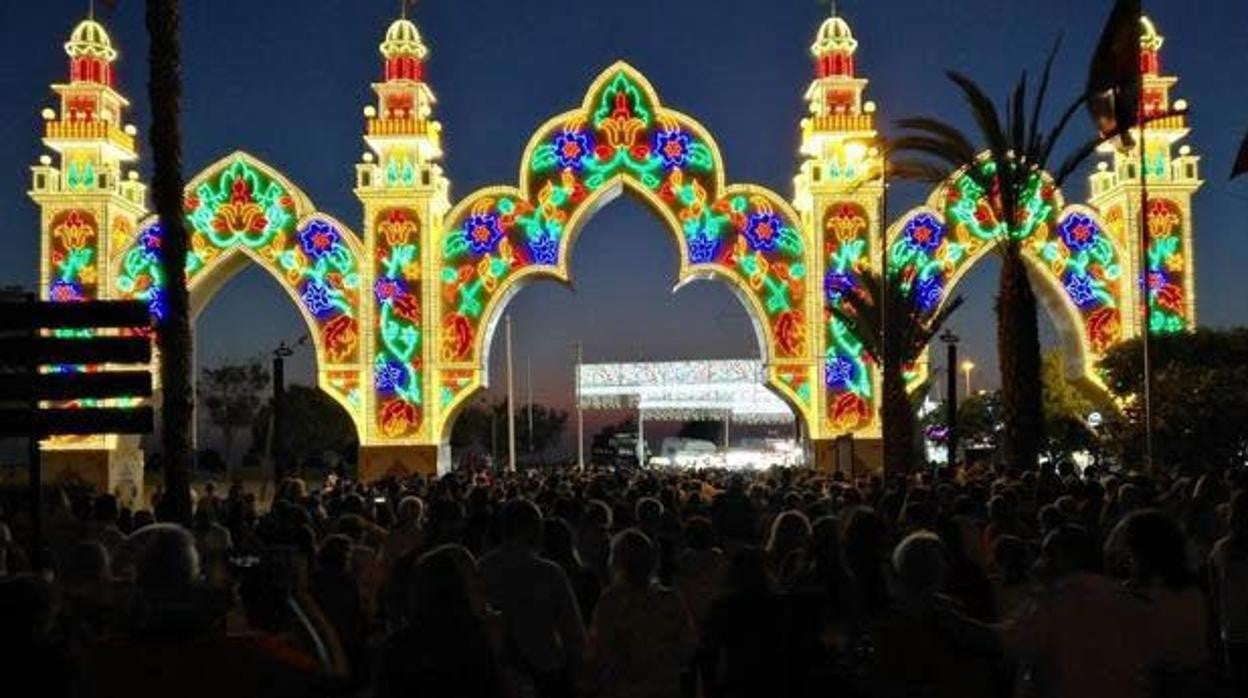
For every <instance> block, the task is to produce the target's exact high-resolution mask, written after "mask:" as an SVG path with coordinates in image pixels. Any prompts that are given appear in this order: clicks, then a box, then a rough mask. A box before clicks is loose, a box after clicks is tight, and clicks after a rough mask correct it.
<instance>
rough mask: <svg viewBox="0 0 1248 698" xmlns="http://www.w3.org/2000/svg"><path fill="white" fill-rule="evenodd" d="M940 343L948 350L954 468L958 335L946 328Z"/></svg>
mask: <svg viewBox="0 0 1248 698" xmlns="http://www.w3.org/2000/svg"><path fill="white" fill-rule="evenodd" d="M940 341H942V342H944V343H945V346H946V347H947V348H948V349H947V351H948V354H947V355H946V358H945V380H946V381H948V382H947V383H946V385H947V388H946V390H947V391H948V397H947V403H946V406H947V407H948V408H949V413H948V424H947V426H948V427H949V436H948V444H949V465H950V466H952V465H953V464H954V463H956V462H957V459H958V335H956V334H954V333H953V330H951V329H949V328H947V327H946V328H945V331H944V332H942V333H941V334H940ZM967 363H970V362H969V361H968V362H967ZM964 370H965V366H964ZM966 375H967V380H968V381H969V380H970V375H971V374H970V371H969V370H968V371H967V374H966Z"/></svg>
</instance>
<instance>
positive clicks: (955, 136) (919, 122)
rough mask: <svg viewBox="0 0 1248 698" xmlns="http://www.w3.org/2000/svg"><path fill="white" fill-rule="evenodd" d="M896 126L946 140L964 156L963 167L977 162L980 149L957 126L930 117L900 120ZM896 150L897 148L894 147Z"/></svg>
mask: <svg viewBox="0 0 1248 698" xmlns="http://www.w3.org/2000/svg"><path fill="white" fill-rule="evenodd" d="M896 124H897V126H898V127H899V128H902V129H905V130H907V131H919V132H922V133H927V134H930V135H932V136H935V137H937V138H940V139H942V140H944V141H945V142H947V143H949V145H950V146H952V147H953V149H954V150H956V152H958V153H960V154H961V155H962V156H963V159H964V162H963V165H969V164H971V163H973V162H975V159H976V158H977V157H979V150H980V149H979V148H976V147H975V145H974V144H973V143H972V142H971V139H970V138H968V137H967V135H966V134H965V133H963V132H962V131H961V129H958V128H957V127H955V126H952V125H950V124H947V123H945V122H943V121H941V120H939V119H934V118H930V117H922V116H919V117H912V118H908V119H898V120H897V121H896ZM894 149H896V148H895V146H894Z"/></svg>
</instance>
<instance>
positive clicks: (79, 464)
mask: <svg viewBox="0 0 1248 698" xmlns="http://www.w3.org/2000/svg"><path fill="white" fill-rule="evenodd" d="M122 441H123V442H124V439H123V440H122ZM136 441H137V440H136ZM39 462H40V465H41V466H42V468H41V469H42V472H43V483H44V484H45V485H52V486H70V487H73V486H79V487H89V488H91V489H93V490H95V491H96V492H101V493H103V492H107V493H110V494H112V495H114V496H116V497H117V501H118V503H119V504H121V505H122V506H129V507H134V506H136V505H138V506H139V507H140V508H146V504H145V503H144V502H143V501H142V499H143V450H142V449H140V448H138V447H137V445H135V446H129V447H128V446H127V445H125V444H124V443H122V444H120V445H118V447H116V448H98V449H97V448H91V449H45V450H44V451H43V452H42V453H41V454H40V456H39Z"/></svg>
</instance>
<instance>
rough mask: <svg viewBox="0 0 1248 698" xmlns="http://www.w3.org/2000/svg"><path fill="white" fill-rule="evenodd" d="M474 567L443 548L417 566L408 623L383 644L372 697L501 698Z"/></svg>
mask: <svg viewBox="0 0 1248 698" xmlns="http://www.w3.org/2000/svg"><path fill="white" fill-rule="evenodd" d="M475 565H476V562H475V560H473V558H472V554H471V553H469V552H468V551H467V550H466V549H465V548H462V547H458V546H453V545H445V546H442V547H439V548H436V549H434V550H431V551H429V552H428V553H425V554H424V555H422V556H421V557H420V559H419V560H418V561H417V562H416V564H415V567H414V570H413V572H414V574H413V575H412V577H411V580H410V581H411V588H410V590H409V595H410V596H409V597H410V600H411V601H410V608H411V612H410V614H409V615H408V622H407V624H406V625H405V626H404V627H402V628H400V629H398V630H397V631H395V632H393V633H391V634H390V635H389V636H388V637H387V638H386V640H385V642H384V643H383V644H382V648H381V657H380V660H379V668H378V670H377V672H376V679H375V686H374V688H375V691H374V694H373V695H374V696H375V697H376V698H399V697H400V696H411V695H420V696H428V697H429V698H460V697H461V696H474V697H479V698H495V697H499V698H502V697H503V696H507V695H508V694H507V692H506V689H505V685H504V681H503V673H502V670H501V667H500V665H499V658H498V656H497V653H496V650H495V648H494V645H493V643H491V641H490V638H489V633H488V631H487V628H486V622H485V620H484V618H483V617H482V615H481V613H482V609H481V607H480V605H479V604H478V603H476V602H475V601H474V594H473V592H472V589H471V581H470V579H471V576H472V575H474V574H475V569H474V568H475Z"/></svg>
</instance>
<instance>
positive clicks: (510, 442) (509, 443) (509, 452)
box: [506, 313, 516, 472]
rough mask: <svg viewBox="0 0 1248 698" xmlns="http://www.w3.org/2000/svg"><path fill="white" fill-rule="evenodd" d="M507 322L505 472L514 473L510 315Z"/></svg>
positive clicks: (514, 394)
mask: <svg viewBox="0 0 1248 698" xmlns="http://www.w3.org/2000/svg"><path fill="white" fill-rule="evenodd" d="M506 320H507V470H508V471H510V472H515V471H516V382H515V380H514V379H513V378H514V376H513V374H514V373H515V371H513V370H512V368H513V367H512V361H511V314H510V313H508V314H507V316H506Z"/></svg>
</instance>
